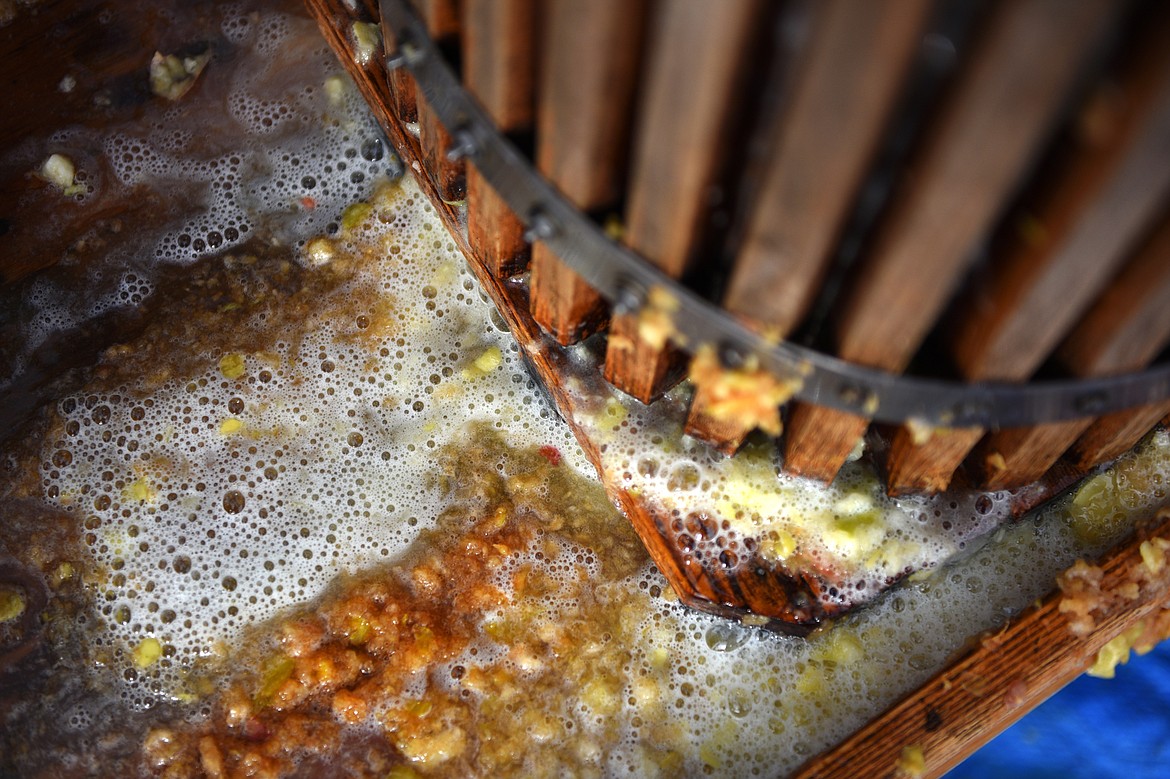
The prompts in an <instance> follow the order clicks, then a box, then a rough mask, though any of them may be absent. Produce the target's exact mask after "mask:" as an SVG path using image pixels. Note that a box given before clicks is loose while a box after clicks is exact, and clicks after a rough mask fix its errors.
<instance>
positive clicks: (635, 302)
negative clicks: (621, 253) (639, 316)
mask: <svg viewBox="0 0 1170 779" xmlns="http://www.w3.org/2000/svg"><path fill="white" fill-rule="evenodd" d="M645 303H646V288H645V287H643V286H642V285H641V284H640V283H638V282H637V281H635V280H634V279H621V280H619V281H618V284H617V292H616V293H615V294H614V297H613V312H614V313H615V314H632V313H634V312H635V311H638V310H639V309H641V308H642V306H643V305H644V304H645Z"/></svg>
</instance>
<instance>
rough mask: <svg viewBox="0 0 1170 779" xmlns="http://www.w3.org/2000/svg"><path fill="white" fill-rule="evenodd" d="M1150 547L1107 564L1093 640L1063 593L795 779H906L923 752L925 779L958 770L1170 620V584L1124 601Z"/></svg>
mask: <svg viewBox="0 0 1170 779" xmlns="http://www.w3.org/2000/svg"><path fill="white" fill-rule="evenodd" d="M1145 535H1148V536H1151V537H1152V536H1157V537H1163V538H1165V537H1167V535H1170V514H1167V512H1166V511H1165V510H1163V511H1162V512H1161V513H1159V515H1158V516H1157V518H1156V519H1155V520H1154V523H1153V524H1152V526H1151V527H1150V528H1149V530H1147V531H1146V533H1145ZM1140 540H1141V537H1140V536H1139V538H1137V539H1135V540H1134V541H1132V542H1130V543H1128V544H1126V545H1124V546H1122V547H1120V548H1119V549H1118V550H1116V551H1114V552H1113V553H1111V554H1110V555H1109V556H1108V557H1107V558H1106V559H1105V560H1104V561H1103V562H1102V563H1101V568H1102V570H1103V576H1102V579H1101V585H1100V589H1101V591H1102V592H1103V593H1106V594H1107V595H1108V596H1112V597H1111V598H1108V597H1107V599H1106V604H1107V605H1106V606H1105V607H1104V608H1103V610H1102V611H1101V612H1100V613H1098V614H1096V626H1095V627H1094V628H1093V629H1092V631H1091V632H1089V633H1088V634H1087V635H1085V636H1076V635H1074V634H1073V632H1072V631H1071V630H1070V628H1069V625H1068V618H1067V617H1066V616H1065V615H1064V614H1063V613H1061V610H1060V605H1061V602H1062V594H1061V593H1060V592H1055V593H1053V594H1052V595H1049V596H1048V597H1047V598H1045V599H1044V601H1043V602H1042V603H1041V604H1040V605H1039V606H1036V607H1034V608H1032V609H1029V610H1028V611H1026V612H1025V613H1024V614H1022V615H1020V616H1019V617H1016V618H1015V619H1013V620H1011V621H1010V622H1009V623H1008V624H1007V625H1006V626H1005V627H1004V628H1003V630H1001V631H999V632H997V633H994V634H988V635H985V636H983V637H982V639H981V640H980V641H979V642H978V643H976V644H975V645H974V646H972V647H971V648H970V649H969V650H968V652H967V653H966V654H965V655H963V656H962V657H960V658H958V659H956V660H955V661H954V662H952V663H951V664H950V665H949V666H948V667H947V668H946V669H945V670H943V671H942V672H941V673H939V674H938V675H936V676H935V677H934V678H933V679H931V680H930V681H929V682H927V683H926V684H924V685H923V686H922V687H921V688H919V689H918V690H916V691H915V692H913V693H911V694H910V695H908V696H907V697H906V698H904V699H903V700H902V701H901V702H899V703H897V704H895V705H894V706H893V707H891V708H890V709H887V710H886V711H885V712H884V713H882V714H881V715H879V716H878V717H876V718H875V719H874V720H873V721H872V722H870V723H869V724H868V725H866V726H865V727H863V728H862V729H860V730H859V731H857V732H856V733H854V734H853V735H852V736H850V737H849V738H847V739H845V740H844V741H843V742H841V743H840V744H838V745H837V746H835V747H833V748H832V749H831V750H829V751H827V752H825V753H823V754H821V755H819V756H817V757H815V758H813V759H812V760H811V761H809V762H808V763H806V764H805V765H804V766H803V767H801V768H800V769H799V770H798V771H797V772H796V773H795V774H794V775H793V779H813V777H816V779H832V778H833V777H841V779H846V778H847V779H854V778H855V777H860V776H865V777H875V779H876V778H878V777H883V778H884V777H890V778H891V779H894V778H895V777H905V776H907V774H906V773H904V772H901V771H899V769H898V765H899V761H900V759H901V757H902V750H903V749H905V748H907V747H917V748H918V749H920V750H921V752H922V754H923V756H924V757H925V760H926V767H925V768H926V770H925V772H923V773H922V774H920V775H919V776H920V777H921V779H931V778H932V777H939V776H942V775H943V774H945V773H946V772H947V771H949V770H950V769H951V768H954V767H955V766H956V765H958V764H959V763H960V762H961V761H962V760H964V759H965V758H967V757H968V756H970V755H971V754H972V753H974V752H975V751H976V750H977V749H979V747H981V746H983V745H984V744H986V743H987V742H988V741H990V740H991V739H992V738H994V737H995V736H996V735H997V734H999V733H1000V732H1001V731H1003V730H1005V729H1006V728H1007V727H1008V726H1009V725H1011V724H1012V723H1014V722H1015V721H1016V720H1018V719H1020V717H1022V716H1024V715H1025V714H1026V713H1027V712H1028V711H1029V710H1030V709H1031V708H1032V707H1033V706H1036V705H1038V704H1039V703H1041V702H1043V701H1044V700H1047V699H1048V698H1049V697H1050V696H1051V695H1052V694H1054V693H1055V692H1056V691H1057V690H1059V689H1060V688H1061V687H1063V686H1064V685H1066V684H1068V683H1069V682H1070V681H1072V680H1073V679H1075V678H1076V677H1077V676H1079V675H1080V674H1081V673H1083V672H1084V671H1085V669H1086V668H1088V667H1089V666H1090V665H1091V664H1092V663H1093V661H1094V659H1095V657H1096V654H1097V652H1099V651H1100V650H1101V648H1102V647H1103V646H1104V645H1105V644H1106V643H1108V642H1109V641H1111V640H1112V639H1113V638H1114V637H1116V636H1118V635H1120V634H1121V633H1124V632H1125V631H1127V630H1129V629H1130V628H1132V627H1134V626H1136V625H1139V624H1141V623H1143V621H1147V622H1149V621H1152V620H1154V619H1155V618H1159V617H1162V618H1163V619H1164V617H1163V616H1162V612H1163V611H1164V610H1165V609H1166V608H1167V606H1168V603H1167V595H1168V593H1170V588H1168V583H1167V581H1166V580H1165V579H1164V578H1162V579H1158V580H1155V581H1154V582H1153V583H1150V584H1147V585H1145V586H1143V587H1142V588H1141V590H1140V594H1139V596H1138V597H1137V598H1136V599H1134V600H1126V599H1125V598H1124V597H1121V596H1119V595H1118V594H1117V593H1118V592H1119V591H1121V590H1122V589H1123V588H1124V587H1127V586H1128V585H1129V583H1130V582H1131V581H1132V580H1133V577H1134V575H1135V571H1140V569H1141V568H1142V567H1143V563H1142V557H1141V554H1140V552H1139V550H1138V547H1139V543H1140Z"/></svg>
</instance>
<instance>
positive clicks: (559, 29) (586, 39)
mask: <svg viewBox="0 0 1170 779" xmlns="http://www.w3.org/2000/svg"><path fill="white" fill-rule="evenodd" d="M543 12H544V17H545V19H544V34H543V35H542V36H541V70H540V82H539V87H538V89H539V94H538V106H537V148H536V162H537V168H538V169H539V170H540V172H541V173H543V174H544V175H545V176H546V177H548V179H549V180H550V181H552V183H553V184H555V185H556V186H557V188H559V189H560V191H561V193H562V194H563V195H564V196H565V197H567V198H568V199H569V200H570V201H572V202H573V203H574V204H575V205H576V206H577V207H578V208H580V209H581V210H582V211H587V212H594V211H599V210H603V209H608V208H613V207H614V206H615V205H616V204H617V203H618V201H619V199H620V197H621V184H622V180H623V177H624V174H625V166H626V155H627V147H626V140H627V133H628V130H629V126H630V117H631V116H632V109H633V97H634V89H635V86H636V73H637V65H638V61H639V52H640V47H641V43H642V27H643V24H644V19H645V3H644V2H641V1H640V0H639V1H638V2H623V0H555V1H554V2H550V3H548V4H547V5H545V6H543ZM521 216H526V215H523V214H522V215H521ZM529 286H530V289H531V294H532V313H533V316H534V317H535V318H536V321H537V322H539V323H540V325H541V326H542V327H543V328H544V329H545V330H546V331H548V332H549V333H550V334H551V335H552V336H553V337H554V338H556V339H557V341H558V342H559V343H561V344H570V343H574V342H576V341H577V340H579V339H580V338H583V337H585V336H586V335H588V334H589V333H591V332H594V331H596V329H597V328H598V327H600V326H601V325H602V324H603V323H604V321H605V318H606V309H605V306H604V301H603V300H602V299H601V297H600V296H599V295H598V294H597V293H596V292H595V291H594V290H593V289H592V288H591V287H589V285H587V284H586V283H585V282H584V281H582V280H581V278H580V277H579V276H577V274H575V273H573V272H572V271H571V270H569V269H568V268H566V267H565V266H564V265H562V264H561V262H560V261H559V260H558V259H557V258H556V255H554V254H553V253H552V252H550V251H549V250H548V247H547V246H545V245H544V244H541V243H538V244H536V245H535V246H534V247H533V250H532V276H531V280H530V284H529Z"/></svg>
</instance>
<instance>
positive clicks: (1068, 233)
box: [948, 14, 1170, 489]
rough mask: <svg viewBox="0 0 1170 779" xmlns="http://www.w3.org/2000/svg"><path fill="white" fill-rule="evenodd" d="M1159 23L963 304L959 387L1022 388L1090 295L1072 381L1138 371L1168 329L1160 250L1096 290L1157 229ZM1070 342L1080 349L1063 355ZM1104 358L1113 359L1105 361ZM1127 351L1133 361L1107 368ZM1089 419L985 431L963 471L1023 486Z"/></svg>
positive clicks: (1164, 112)
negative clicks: (965, 382)
mask: <svg viewBox="0 0 1170 779" xmlns="http://www.w3.org/2000/svg"><path fill="white" fill-rule="evenodd" d="M1168 16H1170V14H1163V21H1162V23H1161V25H1160V26H1158V27H1155V28H1153V29H1152V30H1151V31H1150V34H1149V37H1148V38H1147V39H1146V40H1145V41H1144V46H1142V47H1139V48H1137V49H1136V50H1135V52H1134V62H1133V64H1132V67H1130V68H1127V69H1126V70H1125V71H1124V72H1123V74H1122V76H1121V77H1120V78H1119V80H1118V82H1117V83H1116V85H1114V86H1112V87H1111V88H1110V89H1109V92H1108V97H1106V98H1100V97H1095V98H1094V99H1091V100H1090V102H1089V104H1088V107H1087V108H1086V109H1085V114H1084V115H1085V117H1086V118H1084V119H1083V120H1082V127H1083V128H1092V132H1089V131H1088V130H1086V129H1083V130H1082V132H1081V134H1080V136H1079V139H1078V140H1079V144H1078V147H1077V148H1076V150H1075V152H1074V153H1073V154H1072V155H1071V159H1070V161H1069V162H1068V163H1067V165H1066V166H1065V167H1064V168H1062V169H1061V170H1059V171H1058V172H1057V173H1055V174H1054V180H1053V182H1052V183H1051V186H1050V187H1049V188H1047V189H1046V190H1045V191H1044V193H1043V195H1042V196H1041V198H1040V200H1039V202H1037V203H1034V204H1033V205H1032V207H1031V208H1030V209H1028V213H1029V217H1028V223H1029V227H1028V229H1027V230H1020V231H1018V232H1017V234H1016V236H1015V239H1014V240H1013V241H1012V242H1011V243H1010V244H1009V248H1008V249H1007V251H1006V252H1005V253H1004V254H1003V255H1001V256H1000V257H998V258H996V260H995V262H994V263H993V265H992V267H991V270H990V273H989V275H988V276H987V278H986V279H985V280H984V281H983V283H982V284H981V285H979V286H977V287H976V289H975V290H974V291H972V292H971V293H970V295H969V297H968V298H967V301H966V303H965V304H964V307H963V308H962V309H961V313H960V314H959V316H958V319H957V325H956V333H955V337H954V348H955V359H956V362H957V364H958V367H959V370H960V371H961V372H962V374H963V375H964V377H966V378H967V379H969V380H1007V381H1022V380H1025V379H1027V378H1028V377H1029V376H1031V375H1032V373H1033V372H1034V371H1035V370H1036V369H1037V368H1039V367H1040V365H1041V363H1042V362H1043V361H1044V360H1045V359H1046V358H1047V357H1048V356H1049V354H1050V353H1051V352H1052V350H1053V349H1054V347H1055V346H1056V345H1057V344H1058V343H1059V341H1060V339H1062V338H1064V337H1066V335H1067V334H1068V333H1069V331H1070V330H1071V329H1073V328H1074V326H1075V325H1076V322H1077V320H1078V318H1080V317H1081V316H1082V314H1083V313H1085V311H1086V309H1087V308H1088V307H1089V306H1090V304H1091V303H1092V301H1093V299H1094V298H1095V297H1097V296H1098V295H1101V294H1104V301H1105V302H1104V303H1103V305H1104V307H1103V308H1102V309H1101V310H1100V311H1099V312H1093V314H1092V316H1091V319H1088V320H1086V324H1085V325H1083V326H1082V327H1081V328H1080V329H1079V333H1078V334H1077V337H1076V340H1075V341H1074V347H1072V350H1070V352H1069V355H1068V356H1069V357H1071V358H1072V359H1073V360H1076V361H1078V362H1077V364H1075V365H1074V364H1069V366H1068V367H1069V368H1070V369H1071V370H1072V371H1073V373H1074V374H1076V375H1079V376H1096V375H1101V374H1104V373H1109V372H1115V371H1117V370H1135V369H1137V368H1141V367H1143V366H1144V365H1145V364H1146V363H1147V362H1148V361H1149V360H1150V359H1152V358H1153V357H1154V355H1155V354H1156V353H1157V352H1158V351H1159V350H1160V349H1161V348H1162V346H1163V344H1164V343H1165V341H1166V338H1167V337H1168V334H1167V332H1166V331H1165V330H1164V329H1163V330H1157V329H1150V328H1149V327H1148V326H1149V325H1154V326H1155V327H1156V326H1158V325H1161V326H1162V327H1167V325H1165V324H1164V320H1165V319H1170V317H1167V316H1166V315H1165V311H1164V310H1162V309H1163V304H1162V299H1161V298H1159V296H1158V294H1157V293H1158V292H1159V291H1160V290H1159V289H1158V288H1157V286H1156V282H1157V281H1159V280H1161V278H1162V273H1163V272H1164V271H1165V268H1164V267H1162V266H1164V265H1165V255H1163V254H1161V253H1160V252H1161V251H1162V249H1161V247H1160V246H1159V247H1158V248H1157V249H1156V251H1158V252H1159V254H1158V256H1157V257H1156V258H1154V259H1153V260H1147V261H1139V262H1137V264H1136V266H1135V269H1136V272H1135V275H1134V276H1133V278H1130V279H1125V278H1124V275H1125V274H1123V280H1122V281H1120V282H1119V283H1120V284H1121V286H1120V287H1119V289H1118V291H1117V292H1116V293H1111V292H1109V291H1106V287H1107V285H1108V284H1109V282H1110V277H1111V276H1112V275H1113V274H1114V273H1115V272H1116V271H1117V269H1118V268H1119V266H1121V265H1122V264H1123V263H1124V262H1125V261H1126V259H1127V257H1129V256H1130V254H1131V252H1133V251H1134V250H1135V249H1137V248H1140V241H1141V239H1142V238H1143V237H1144V236H1146V235H1147V234H1148V232H1149V231H1150V230H1151V229H1152V228H1153V227H1155V226H1156V225H1157V224H1158V221H1159V220H1160V219H1161V218H1162V216H1163V213H1164V208H1165V203H1166V198H1167V197H1168V196H1170V147H1168V146H1167V145H1166V143H1165V138H1166V137H1168V136H1170V48H1168V47H1167V46H1166V45H1165V41H1166V40H1167V36H1170V21H1166V19H1165V17H1168ZM1098 94H1101V93H1098ZM1102 100H1104V101H1105V102H1104V104H1102V102H1101V101H1102ZM1090 118H1091V121H1090ZM1139 260H1140V258H1139ZM1151 283H1153V284H1154V286H1150V287H1149V288H1148V289H1145V290H1143V289H1142V288H1143V287H1144V286H1146V285H1149V284H1151ZM1147 293H1148V297H1147ZM1131 295H1137V296H1138V297H1136V298H1135V300H1134V303H1135V304H1138V303H1139V301H1140V300H1141V298H1142V297H1147V300H1148V301H1149V302H1150V306H1149V307H1148V308H1142V307H1140V305H1139V306H1138V307H1137V308H1131V307H1130V306H1129V304H1128V303H1127V302H1126V299H1127V298H1128V297H1129V296H1131ZM1131 317H1132V318H1131ZM1090 333H1091V335H1090ZM1069 337H1070V338H1071V336H1069ZM1076 344H1085V347H1084V348H1083V349H1081V350H1080V351H1075V349H1076V348H1077V347H1076V346H1075V345H1076ZM1091 344H1095V345H1091ZM1110 349H1114V350H1116V351H1117V356H1115V357H1110V356H1109V354H1108V352H1109V351H1110ZM1127 353H1128V354H1132V355H1134V356H1136V357H1142V358H1144V359H1140V360H1137V361H1136V362H1130V363H1127V364H1124V365H1123V364H1121V363H1119V362H1117V361H1116V360H1117V359H1119V358H1120V357H1121V356H1122V355H1125V354H1127ZM1095 358H1100V359H1099V361H1098V359H1095ZM1111 360H1112V362H1111ZM1091 421H1092V420H1091V419H1090V420H1085V421H1084V422H1082V423H1068V424H1065V425H1060V426H1057V425H1045V426H1040V427H1037V428H1035V429H1033V430H1030V431H1028V430H1005V431H1000V432H998V433H992V434H991V435H989V436H988V438H987V439H985V440H984V441H983V443H982V444H981V445H980V448H979V450H978V451H977V452H976V453H975V455H974V456H973V457H972V465H973V467H974V468H975V469H976V472H977V473H978V474H979V475H980V477H981V480H982V484H983V485H984V486H986V487H988V488H991V489H1001V488H1009V487H1017V486H1020V485H1023V484H1027V483H1028V482H1029V481H1032V480H1034V479H1035V478H1036V477H1037V475H1038V474H1040V473H1042V472H1043V470H1044V469H1045V468H1046V467H1047V466H1048V465H1051V464H1052V463H1053V462H1055V461H1056V459H1057V458H1058V457H1059V456H1060V455H1061V454H1062V453H1063V452H1064V450H1065V449H1066V448H1067V447H1068V446H1069V445H1070V444H1071V443H1072V442H1073V441H1075V440H1076V438H1077V436H1078V435H1079V434H1080V433H1081V432H1083V431H1084V430H1085V429H1086V428H1087V427H1088V426H1089V424H1090V422H1091ZM988 464H994V465H995V466H996V467H991V468H989V467H987V466H988ZM948 465H949V464H948Z"/></svg>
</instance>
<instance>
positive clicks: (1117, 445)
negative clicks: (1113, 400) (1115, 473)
mask: <svg viewBox="0 0 1170 779" xmlns="http://www.w3.org/2000/svg"><path fill="white" fill-rule="evenodd" d="M1167 414H1170V401H1163V402H1161V403H1153V404H1150V405H1148V406H1140V407H1139V408H1135V409H1129V410H1126V411H1118V412H1116V413H1114V414H1106V415H1104V416H1102V417H1099V418H1098V419H1097V421H1095V422H1094V423H1093V424H1092V426H1090V427H1089V429H1088V430H1086V431H1085V432H1084V433H1082V434H1081V437H1080V438H1078V439H1077V440H1076V442H1075V443H1074V444H1073V445H1072V446H1071V447H1070V448H1069V450H1068V452H1067V453H1066V454H1065V458H1064V459H1065V460H1067V461H1068V462H1069V463H1070V464H1071V465H1072V466H1073V467H1074V468H1076V469H1077V470H1080V471H1082V472H1083V471H1087V470H1089V469H1090V468H1093V467H1094V466H1097V465H1101V464H1103V463H1107V462H1110V461H1112V460H1115V459H1117V458H1118V457H1120V456H1121V455H1123V454H1125V453H1126V452H1128V451H1129V450H1130V449H1132V448H1133V447H1134V446H1136V445H1137V443H1138V441H1140V440H1142V438H1144V437H1145V435H1146V433H1149V432H1150V430H1151V429H1152V428H1153V427H1154V426H1155V425H1157V424H1158V422H1159V420H1162V424H1166V422H1165V419H1164V418H1165V416H1166V415H1167Z"/></svg>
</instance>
